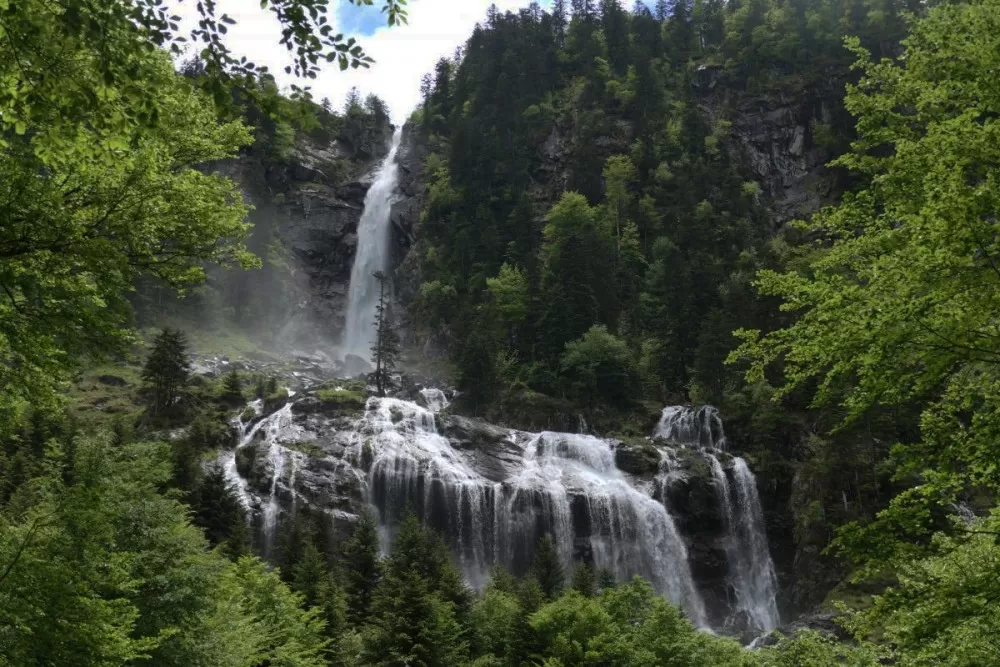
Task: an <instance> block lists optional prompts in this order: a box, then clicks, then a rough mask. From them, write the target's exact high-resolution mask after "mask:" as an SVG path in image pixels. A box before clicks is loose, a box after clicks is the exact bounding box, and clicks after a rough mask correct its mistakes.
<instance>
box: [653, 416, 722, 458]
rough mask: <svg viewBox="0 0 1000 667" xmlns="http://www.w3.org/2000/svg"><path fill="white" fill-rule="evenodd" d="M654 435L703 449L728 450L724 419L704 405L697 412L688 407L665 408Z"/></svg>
mask: <svg viewBox="0 0 1000 667" xmlns="http://www.w3.org/2000/svg"><path fill="white" fill-rule="evenodd" d="M653 435H654V436H655V437H657V438H664V439H666V440H673V441H675V442H678V443H680V444H682V445H691V446H696V447H699V448H701V449H718V450H720V451H725V450H726V433H725V431H724V430H723V429H722V418H721V417H720V416H719V411H718V410H717V409H715V408H714V407H712V406H711V405H703V406H701V407H700V408H698V409H697V410H696V409H694V408H691V407H688V406H686V405H668V406H667V407H665V408H663V413H662V414H661V415H660V422H659V423H658V424H657V425H656V432H655V433H654V434H653Z"/></svg>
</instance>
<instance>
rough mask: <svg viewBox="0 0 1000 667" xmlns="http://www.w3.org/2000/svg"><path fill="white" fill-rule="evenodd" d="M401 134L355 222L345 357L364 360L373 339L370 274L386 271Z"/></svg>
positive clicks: (395, 136)
mask: <svg viewBox="0 0 1000 667" xmlns="http://www.w3.org/2000/svg"><path fill="white" fill-rule="evenodd" d="M401 133H402V129H401V128H396V131H395V132H394V133H393V135H392V144H391V145H390V147H389V153H388V155H386V156H385V160H384V161H383V162H382V166H381V167H379V170H378V173H377V174H376V175H375V180H374V181H373V182H372V185H371V187H370V188H369V189H368V192H367V194H366V195H365V209H364V212H363V213H362V214H361V221H360V222H359V223H358V248H357V252H356V253H355V256H354V266H353V267H352V268H351V283H350V286H349V287H348V292H347V322H346V324H345V326H344V333H343V335H342V337H341V351H342V353H343V354H344V355H345V356H346V355H347V354H356V355H358V356H360V357H363V358H366V359H367V358H368V352H369V349H368V348H369V347H370V345H371V342H372V339H373V338H374V326H373V322H374V319H375V305H376V303H377V302H378V292H379V286H378V281H377V280H375V278H374V277H373V274H374V273H375V272H376V271H384V272H387V273H388V271H389V237H390V234H389V230H390V226H391V224H390V215H391V213H392V202H393V194H394V191H395V189H396V181H397V176H398V173H399V169H398V166H397V165H396V151H397V150H398V149H399V140H400V136H401Z"/></svg>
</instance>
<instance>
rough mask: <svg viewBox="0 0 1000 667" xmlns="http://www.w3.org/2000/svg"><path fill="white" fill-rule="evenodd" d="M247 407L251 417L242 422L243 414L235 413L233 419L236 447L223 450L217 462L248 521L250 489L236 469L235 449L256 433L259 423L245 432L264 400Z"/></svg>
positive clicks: (257, 415) (262, 405) (259, 411)
mask: <svg viewBox="0 0 1000 667" xmlns="http://www.w3.org/2000/svg"><path fill="white" fill-rule="evenodd" d="M247 407H248V408H251V409H252V410H253V417H251V418H250V419H249V420H247V421H245V422H244V421H243V414H242V413H241V414H239V415H237V416H236V418H235V419H234V420H233V426H235V427H236V434H237V435H236V448H235V449H231V450H226V451H223V452H222V453H221V454H220V455H219V463H221V464H222V470H223V473H224V474H225V477H226V481H227V482H228V483H229V486H230V487H231V488H232V489H233V491H234V492H235V493H236V497H237V498H238V499H239V501H240V505H242V506H243V509H244V511H246V512H247V515H246V518H247V520H248V521H249V520H250V512H249V510H250V503H251V496H250V489H249V488H247V482H246V480H245V479H243V478H242V477H241V476H240V474H239V472H238V471H237V470H236V450H237V449H239V448H240V447H243V446H244V445H246V444H247V443H248V442H250V440H251V439H252V438H253V436H254V434H255V433H256V428H257V427H259V423H258V426H257V427H255V428H254V430H252V431H250V432H249V433H248V432H247V427H248V426H249V425H250V422H251V421H252V420H253V419H254V418H256V417H259V416H260V414H261V412H263V410H264V402H263V401H262V400H260V399H257V400H255V401H252V402H251V403H250V404H249V405H248V406H247Z"/></svg>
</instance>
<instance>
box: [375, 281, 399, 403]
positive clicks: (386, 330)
mask: <svg viewBox="0 0 1000 667" xmlns="http://www.w3.org/2000/svg"><path fill="white" fill-rule="evenodd" d="M373 275H374V276H375V279H376V280H378V304H376V306H375V322H374V325H375V342H374V343H373V344H372V348H371V349H372V363H373V364H375V372H374V373H373V374H372V375H373V376H374V378H375V387H376V388H377V389H378V395H379V396H385V388H386V387H387V386H388V385H389V374H390V373H391V372H392V371H393V370H395V368H396V361H397V360H398V359H399V334H398V333H396V330H395V328H393V326H392V321H391V320H390V318H389V304H388V298H387V296H386V293H385V284H386V282H387V281H388V277H387V276H386V275H385V274H384V273H383V272H381V271H376V272H375V273H374V274H373Z"/></svg>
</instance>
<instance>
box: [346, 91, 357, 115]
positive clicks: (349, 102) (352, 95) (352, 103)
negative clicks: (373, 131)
mask: <svg viewBox="0 0 1000 667" xmlns="http://www.w3.org/2000/svg"><path fill="white" fill-rule="evenodd" d="M358 111H361V93H360V92H358V88H357V86H352V87H351V89H350V90H349V91H347V97H346V98H345V99H344V115H347V116H350V115H351V114H352V113H357V112H358Z"/></svg>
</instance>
